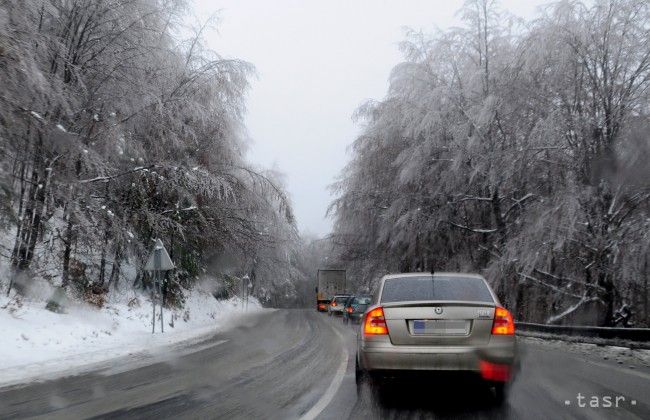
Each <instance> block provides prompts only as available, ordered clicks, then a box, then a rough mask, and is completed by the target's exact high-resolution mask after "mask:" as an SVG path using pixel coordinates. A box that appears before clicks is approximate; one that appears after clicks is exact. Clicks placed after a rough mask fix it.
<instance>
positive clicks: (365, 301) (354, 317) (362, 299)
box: [343, 296, 372, 324]
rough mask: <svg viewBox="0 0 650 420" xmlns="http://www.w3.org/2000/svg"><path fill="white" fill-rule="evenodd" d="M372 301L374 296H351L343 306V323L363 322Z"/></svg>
mask: <svg viewBox="0 0 650 420" xmlns="http://www.w3.org/2000/svg"><path fill="white" fill-rule="evenodd" d="M371 301H372V297H370V296H350V297H349V298H348V300H347V301H346V302H345V306H344V307H343V323H344V324H347V323H349V322H351V323H353V324H358V323H359V322H361V319H363V314H364V313H365V312H366V309H368V306H369V305H370V302H371Z"/></svg>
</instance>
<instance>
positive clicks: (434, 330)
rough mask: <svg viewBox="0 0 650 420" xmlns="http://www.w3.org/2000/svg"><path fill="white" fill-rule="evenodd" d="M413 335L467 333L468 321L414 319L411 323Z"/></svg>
mask: <svg viewBox="0 0 650 420" xmlns="http://www.w3.org/2000/svg"><path fill="white" fill-rule="evenodd" d="M411 331H412V332H413V335H467V334H468V333H469V322H468V321H464V320H461V321H451V320H446V319H415V320H413V321H412V324H411Z"/></svg>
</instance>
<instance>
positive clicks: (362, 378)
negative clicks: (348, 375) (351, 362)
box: [354, 360, 377, 404]
mask: <svg viewBox="0 0 650 420" xmlns="http://www.w3.org/2000/svg"><path fill="white" fill-rule="evenodd" d="M354 373H355V375H354V376H355V380H356V383H357V398H358V399H359V401H360V402H361V403H362V404H370V403H371V401H372V399H373V396H374V395H375V393H376V391H377V384H376V381H375V380H374V378H373V377H372V376H371V375H370V374H369V373H368V372H367V371H365V370H363V369H361V367H360V366H359V360H356V361H355V369H354Z"/></svg>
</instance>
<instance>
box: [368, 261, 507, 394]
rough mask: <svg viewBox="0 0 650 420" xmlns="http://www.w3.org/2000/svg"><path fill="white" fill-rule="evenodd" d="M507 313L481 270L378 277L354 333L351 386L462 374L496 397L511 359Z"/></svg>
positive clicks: (501, 390)
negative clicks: (372, 293)
mask: <svg viewBox="0 0 650 420" xmlns="http://www.w3.org/2000/svg"><path fill="white" fill-rule="evenodd" d="M514 332H515V326H514V322H513V319H512V316H511V314H510V312H508V311H507V310H506V309H505V308H503V306H501V304H500V303H499V300H498V299H497V297H496V295H495V294H494V292H493V291H492V289H491V288H490V287H489V286H488V284H487V282H486V281H485V279H484V278H483V277H481V276H480V275H475V274H459V273H435V274H427V273H409V274H391V275H387V276H384V277H383V278H382V279H381V281H380V285H379V288H378V291H377V294H376V295H375V297H374V298H373V304H372V305H371V306H369V307H368V309H367V310H366V312H365V314H364V319H363V323H362V326H361V328H360V332H359V335H358V338H357V358H356V380H357V391H358V392H362V389H363V387H364V386H369V387H370V388H371V389H377V388H379V387H381V385H382V383H383V382H385V381H386V380H390V379H395V378H400V377H405V376H406V377H411V376H415V377H419V378H422V377H424V378H426V379H429V378H430V377H431V376H433V377H435V376H436V375H439V376H442V375H447V374H452V376H455V377H459V376H464V377H465V376H466V377H470V378H472V379H478V380H479V381H480V382H482V383H485V384H487V385H489V386H490V387H491V388H492V389H493V390H494V395H495V397H496V401H497V402H499V403H500V402H502V401H503V400H504V399H505V397H506V393H507V389H508V387H507V385H508V383H509V382H510V381H511V379H512V377H513V374H514V367H515V365H516V363H517V349H516V341H515V335H514Z"/></svg>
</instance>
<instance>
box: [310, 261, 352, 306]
mask: <svg viewBox="0 0 650 420" xmlns="http://www.w3.org/2000/svg"><path fill="white" fill-rule="evenodd" d="M316 279H317V280H316V281H317V286H316V310H317V311H319V312H326V311H327V305H329V303H330V300H331V299H332V297H333V296H335V295H339V294H344V293H345V292H346V290H345V288H346V284H345V270H318V274H317V275H316Z"/></svg>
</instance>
